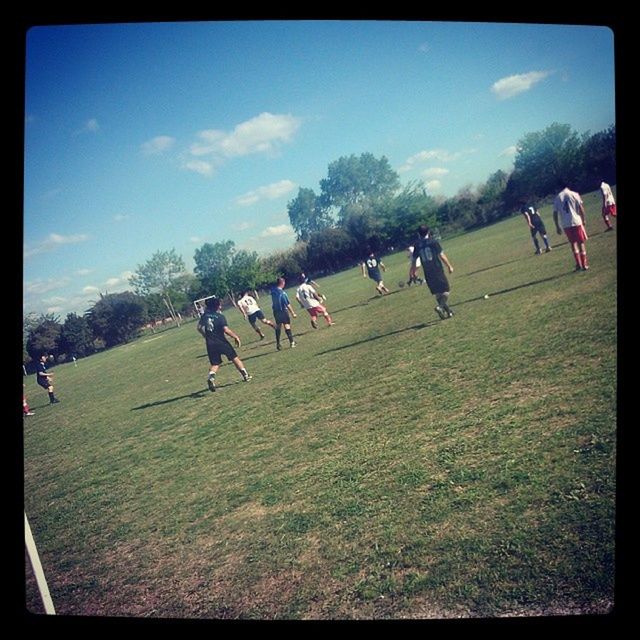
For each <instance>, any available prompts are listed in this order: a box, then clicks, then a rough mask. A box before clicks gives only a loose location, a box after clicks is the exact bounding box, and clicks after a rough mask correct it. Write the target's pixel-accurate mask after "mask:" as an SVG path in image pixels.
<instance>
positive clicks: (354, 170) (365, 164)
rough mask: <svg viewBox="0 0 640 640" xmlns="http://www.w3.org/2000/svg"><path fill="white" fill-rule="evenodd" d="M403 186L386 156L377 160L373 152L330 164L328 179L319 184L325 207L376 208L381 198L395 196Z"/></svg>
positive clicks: (351, 210)
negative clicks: (357, 206)
mask: <svg viewBox="0 0 640 640" xmlns="http://www.w3.org/2000/svg"><path fill="white" fill-rule="evenodd" d="M399 187H400V179H399V177H398V174H397V173H396V172H395V171H393V169H392V168H391V166H390V165H389V161H388V160H387V158H386V157H384V156H382V157H381V158H379V159H378V158H375V157H374V156H373V154H371V153H363V154H361V155H360V156H356V155H351V156H348V157H342V158H339V159H338V160H336V161H335V162H332V163H331V164H330V165H329V168H328V173H327V177H326V178H324V179H323V180H321V181H320V189H321V195H320V201H321V203H322V206H323V207H324V208H327V209H328V208H336V209H338V210H339V211H340V212H341V217H343V215H342V212H343V210H344V209H345V207H351V209H350V212H353V209H352V207H353V206H354V205H361V204H363V202H365V201H367V202H369V204H371V205H373V204H375V203H376V202H377V201H379V200H380V199H381V198H384V197H386V196H389V195H392V194H393V193H395V191H396V190H397V189H398V188H399Z"/></svg>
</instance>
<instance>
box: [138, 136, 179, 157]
mask: <svg viewBox="0 0 640 640" xmlns="http://www.w3.org/2000/svg"><path fill="white" fill-rule="evenodd" d="M175 142H176V139H175V138H172V137H171V136H156V137H155V138H151V140H147V142H145V143H143V144H141V145H140V149H141V151H142V153H144V154H145V155H147V156H151V155H158V154H161V153H164V152H165V151H168V150H169V149H171V147H173V145H174V144H175Z"/></svg>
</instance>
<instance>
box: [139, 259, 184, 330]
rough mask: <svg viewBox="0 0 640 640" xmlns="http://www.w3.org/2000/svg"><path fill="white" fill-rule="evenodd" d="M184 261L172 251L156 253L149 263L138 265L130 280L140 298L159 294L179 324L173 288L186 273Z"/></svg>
mask: <svg viewBox="0 0 640 640" xmlns="http://www.w3.org/2000/svg"><path fill="white" fill-rule="evenodd" d="M185 271H186V269H185V265H184V260H183V259H182V258H181V257H180V256H179V255H178V254H177V253H176V251H175V249H171V251H156V252H155V253H154V254H153V255H152V256H151V258H150V259H149V260H147V262H145V263H144V264H143V265H138V268H137V269H136V271H135V273H134V274H133V275H132V276H131V278H130V279H129V282H130V283H131V286H132V287H133V289H134V291H135V293H136V294H138V295H139V296H142V297H144V296H146V295H149V294H150V293H159V294H160V295H161V296H162V299H163V300H164V302H165V304H166V306H167V310H168V311H169V313H170V315H171V317H172V318H173V319H174V320H175V321H176V323H178V324H179V318H178V316H177V314H176V310H175V307H174V305H173V302H172V299H171V288H172V285H173V284H174V282H175V281H176V279H177V278H179V277H180V276H182V275H183V274H184V273H185Z"/></svg>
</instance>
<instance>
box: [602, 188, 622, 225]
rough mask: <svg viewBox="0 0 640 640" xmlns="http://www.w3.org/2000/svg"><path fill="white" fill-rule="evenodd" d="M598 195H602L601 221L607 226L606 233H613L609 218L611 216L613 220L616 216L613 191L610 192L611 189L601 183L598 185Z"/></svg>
mask: <svg viewBox="0 0 640 640" xmlns="http://www.w3.org/2000/svg"><path fill="white" fill-rule="evenodd" d="M600 193H602V219H603V220H604V223H605V224H606V225H607V231H613V226H612V225H611V220H610V218H609V216H613V217H614V218H615V217H616V216H617V215H618V212H617V210H616V200H615V198H614V197H613V191H611V187H610V186H609V185H608V184H607V183H606V182H604V181H603V182H601V183H600Z"/></svg>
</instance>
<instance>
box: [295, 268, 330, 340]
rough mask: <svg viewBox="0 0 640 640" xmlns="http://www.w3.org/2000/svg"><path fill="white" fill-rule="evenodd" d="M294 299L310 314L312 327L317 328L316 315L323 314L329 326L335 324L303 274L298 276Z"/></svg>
mask: <svg viewBox="0 0 640 640" xmlns="http://www.w3.org/2000/svg"><path fill="white" fill-rule="evenodd" d="M296 300H297V301H298V302H299V303H300V306H301V307H303V308H304V309H306V310H307V311H308V312H309V315H310V316H311V326H312V327H313V328H314V329H317V328H318V315H321V316H323V317H324V319H325V321H326V323H327V324H328V325H329V326H331V325H333V324H335V323H334V322H333V320H332V319H331V316H330V315H329V312H328V311H327V309H326V307H325V306H324V305H323V304H322V298H321V297H320V295H319V294H318V292H317V291H316V290H315V289H314V288H313V287H312V286H311V285H310V284H309V283H308V282H307V279H306V277H305V276H304V274H302V275H301V276H300V286H299V287H298V288H297V290H296Z"/></svg>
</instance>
